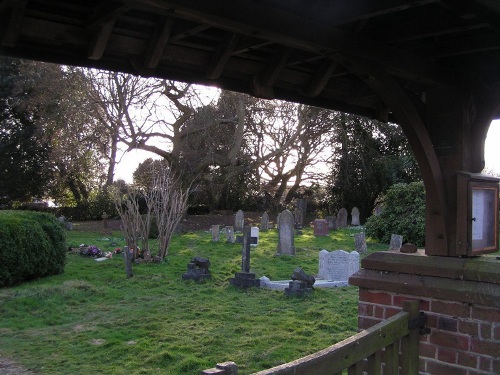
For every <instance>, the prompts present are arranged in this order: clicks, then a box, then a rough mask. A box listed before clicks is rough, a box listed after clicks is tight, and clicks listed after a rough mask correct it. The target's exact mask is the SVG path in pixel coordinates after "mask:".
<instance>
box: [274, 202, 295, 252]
mask: <svg viewBox="0 0 500 375" xmlns="http://www.w3.org/2000/svg"><path fill="white" fill-rule="evenodd" d="M294 235H295V233H294V218H293V215H292V213H291V212H290V211H288V210H284V211H283V212H281V214H280V216H279V221H278V251H277V253H278V254H279V255H295V247H294Z"/></svg>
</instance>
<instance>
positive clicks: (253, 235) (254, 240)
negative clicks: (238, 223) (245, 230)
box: [250, 227, 259, 246]
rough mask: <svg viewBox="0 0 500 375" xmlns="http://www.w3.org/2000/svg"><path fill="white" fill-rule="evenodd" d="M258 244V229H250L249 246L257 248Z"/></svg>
mask: <svg viewBox="0 0 500 375" xmlns="http://www.w3.org/2000/svg"><path fill="white" fill-rule="evenodd" d="M258 244H259V228H258V227H251V228H250V245H251V246H257V245H258Z"/></svg>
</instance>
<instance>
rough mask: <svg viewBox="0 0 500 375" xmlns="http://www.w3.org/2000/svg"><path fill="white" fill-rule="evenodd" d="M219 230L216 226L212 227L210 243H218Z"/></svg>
mask: <svg viewBox="0 0 500 375" xmlns="http://www.w3.org/2000/svg"><path fill="white" fill-rule="evenodd" d="M219 233H220V228H219V226H218V225H212V241H213V242H219Z"/></svg>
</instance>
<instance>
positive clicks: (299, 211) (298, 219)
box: [293, 207, 304, 229]
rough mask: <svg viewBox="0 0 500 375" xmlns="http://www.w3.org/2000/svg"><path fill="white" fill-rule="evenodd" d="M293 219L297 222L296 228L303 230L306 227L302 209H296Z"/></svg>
mask: <svg viewBox="0 0 500 375" xmlns="http://www.w3.org/2000/svg"><path fill="white" fill-rule="evenodd" d="M293 217H294V220H295V228H297V229H301V228H302V226H303V225H304V211H302V209H300V208H298V207H297V208H295V210H294V211H293Z"/></svg>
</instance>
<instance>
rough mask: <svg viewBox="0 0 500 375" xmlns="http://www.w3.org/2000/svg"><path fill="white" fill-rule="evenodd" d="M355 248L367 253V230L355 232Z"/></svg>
mask: <svg viewBox="0 0 500 375" xmlns="http://www.w3.org/2000/svg"><path fill="white" fill-rule="evenodd" d="M354 250H356V251H357V252H358V253H360V254H363V253H366V251H367V250H368V249H367V247H366V237H365V232H359V233H355V234H354Z"/></svg>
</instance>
